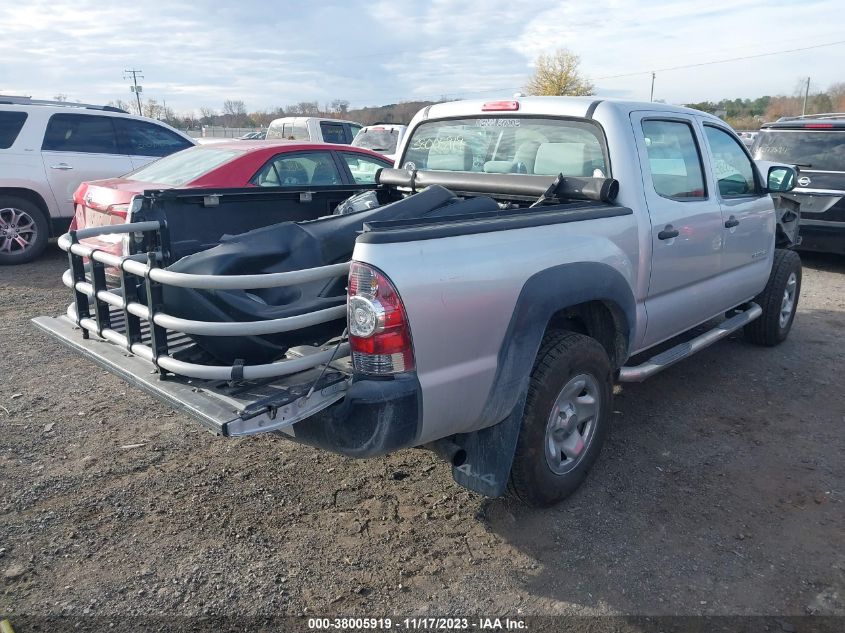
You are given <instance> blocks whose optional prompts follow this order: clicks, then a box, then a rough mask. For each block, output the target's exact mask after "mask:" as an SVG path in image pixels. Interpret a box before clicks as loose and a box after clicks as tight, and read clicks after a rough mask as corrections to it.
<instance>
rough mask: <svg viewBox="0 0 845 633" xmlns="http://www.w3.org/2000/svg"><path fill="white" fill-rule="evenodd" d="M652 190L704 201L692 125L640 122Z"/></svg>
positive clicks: (667, 195) (702, 181)
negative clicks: (652, 185)
mask: <svg viewBox="0 0 845 633" xmlns="http://www.w3.org/2000/svg"><path fill="white" fill-rule="evenodd" d="M642 126H643V135H644V136H645V145H646V152H647V154H648V163H649V167H650V171H651V179H652V182H653V184H654V190H655V191H656V192H657V193H658V194H659V195H661V196H663V197H664V198H670V199H672V200H679V201H682V202H686V201H695V200H703V199H704V198H706V197H707V191H706V189H705V187H704V169H703V168H702V166H701V165H702V163H701V152H700V151H699V149H698V144H697V143H696V142H695V135H694V134H693V131H692V126H691V125H690V124H689V123H685V122H682V121H658V120H650V119H649V120H645V121H643V124H642Z"/></svg>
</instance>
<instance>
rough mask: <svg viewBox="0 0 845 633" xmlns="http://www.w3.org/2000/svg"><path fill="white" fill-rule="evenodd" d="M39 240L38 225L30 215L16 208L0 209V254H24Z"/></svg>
mask: <svg viewBox="0 0 845 633" xmlns="http://www.w3.org/2000/svg"><path fill="white" fill-rule="evenodd" d="M37 238H38V225H37V224H36V223H35V218H33V217H32V216H31V215H29V213H27V212H26V211H24V210H22V209H16V208H14V207H4V208H2V209H0V254H3V253H22V252H24V251H26V250H27V249H29V248H31V247H32V245H33V244H34V243H35V240H36V239H37Z"/></svg>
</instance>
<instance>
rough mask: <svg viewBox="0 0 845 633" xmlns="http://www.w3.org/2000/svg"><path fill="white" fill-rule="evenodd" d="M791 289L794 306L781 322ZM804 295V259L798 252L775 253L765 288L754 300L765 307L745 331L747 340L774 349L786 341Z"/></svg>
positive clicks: (780, 250) (779, 250) (778, 251)
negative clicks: (802, 270) (802, 279)
mask: <svg viewBox="0 0 845 633" xmlns="http://www.w3.org/2000/svg"><path fill="white" fill-rule="evenodd" d="M790 286H792V288H793V290H792V307H791V309H790V311H789V314H788V315H787V316H786V318H784V319H781V316H782V311H783V310H784V309H785V307H786V305H787V301H786V299H785V295H786V294H787V292H788V291H789V287H790ZM800 295H801V258H800V257H799V256H798V253H796V252H795V251H788V250H783V249H776V250H775V259H774V262H773V263H772V271H771V273H769V281H768V283H767V284H766V288H765V289H764V290H763V292H761V293H760V294H759V295H757V296H756V297H755V298H754V303H756V304H757V305H759V306H760V307H761V308H763V314H761V315H760V316H759V317H758V318H757V319H755V320H754V321H752V322H751V323H749V324H748V325H746V326H745V328H744V334H745V338H746V339H747V340H748V341H749V342H751V343H754V344H755V345H765V346H766V347H773V346H775V345H778V344H779V343H782V342H783V341H784V340H786V337H787V336H788V335H789V330H790V329H791V328H792V323H793V322H794V321H795V312H796V311H797V309H798V297H799V296H800Z"/></svg>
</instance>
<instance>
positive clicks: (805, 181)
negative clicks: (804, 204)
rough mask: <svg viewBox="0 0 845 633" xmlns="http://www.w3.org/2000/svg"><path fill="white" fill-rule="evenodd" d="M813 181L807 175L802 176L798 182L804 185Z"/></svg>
mask: <svg viewBox="0 0 845 633" xmlns="http://www.w3.org/2000/svg"><path fill="white" fill-rule="evenodd" d="M811 182H813V181H812V180H810V179H809V178H807V176H801V177H800V178H799V179H798V184H799V185H801V186H802V187H806V186H808V185H809V184H810V183H811Z"/></svg>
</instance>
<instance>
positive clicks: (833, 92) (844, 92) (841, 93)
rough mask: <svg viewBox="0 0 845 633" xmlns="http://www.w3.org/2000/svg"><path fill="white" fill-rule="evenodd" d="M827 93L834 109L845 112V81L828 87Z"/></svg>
mask: <svg viewBox="0 0 845 633" xmlns="http://www.w3.org/2000/svg"><path fill="white" fill-rule="evenodd" d="M827 94H828V95H829V96H830V101H831V104H832V106H833V110H835V111H836V112H845V82H839V83H835V84H833V85H832V86H831V87H830V88H828V89H827Z"/></svg>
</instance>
